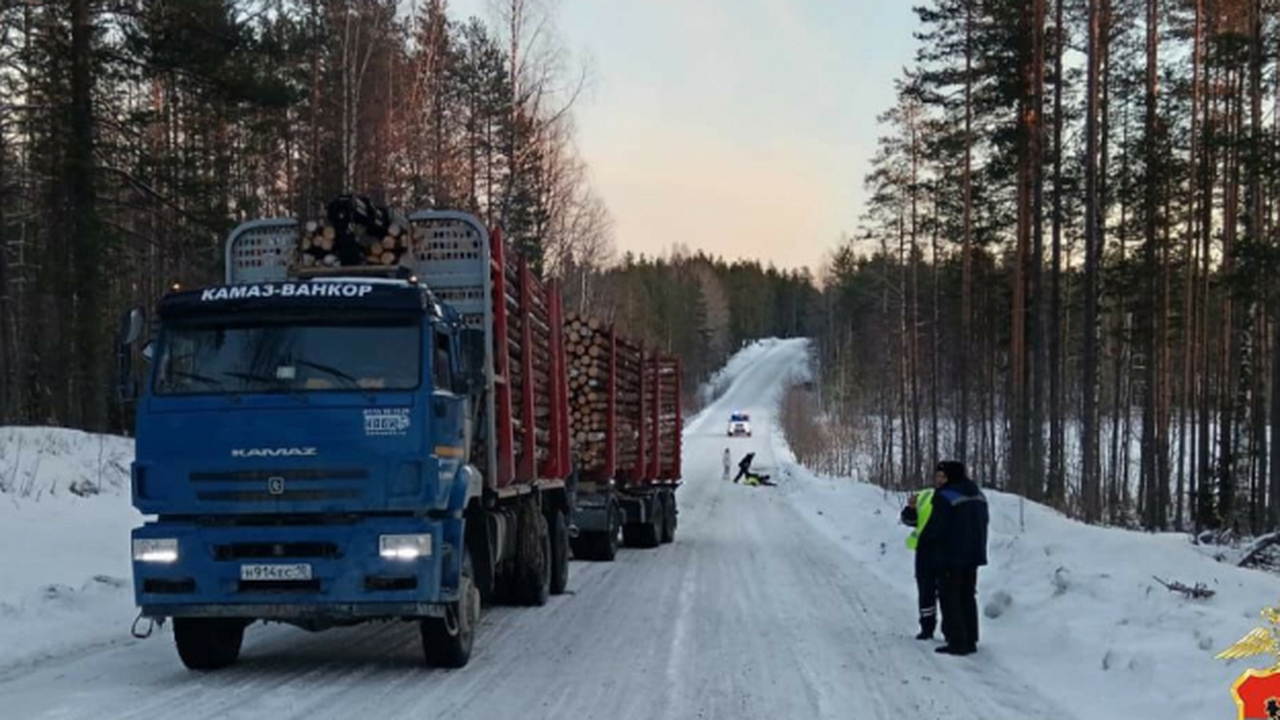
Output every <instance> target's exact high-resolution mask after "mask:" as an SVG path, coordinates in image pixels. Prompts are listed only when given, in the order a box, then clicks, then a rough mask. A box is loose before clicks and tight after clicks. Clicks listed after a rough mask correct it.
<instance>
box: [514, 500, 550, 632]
mask: <svg viewBox="0 0 1280 720" xmlns="http://www.w3.org/2000/svg"><path fill="white" fill-rule="evenodd" d="M524 520H525V522H526V523H531V524H532V526H533V527H531V528H528V529H527V530H526V529H524V528H522V529H521V531H520V540H521V543H522V545H523V547H522V548H521V551H520V552H518V553H517V554H516V557H517V562H518V563H519V565H518V569H517V571H516V573H517V574H516V577H517V580H516V588H517V589H516V593H517V598H518V600H517V601H518V602H519V603H520V604H521V605H528V606H531V607H540V606H542V605H546V604H547V598H548V597H549V596H550V595H551V531H550V530H549V529H548V528H547V518H546V516H545V515H543V514H542V513H540V512H538V510H537V508H535V507H534V506H533V505H532V504H530V505H528V506H527V509H526V510H525V518H524Z"/></svg>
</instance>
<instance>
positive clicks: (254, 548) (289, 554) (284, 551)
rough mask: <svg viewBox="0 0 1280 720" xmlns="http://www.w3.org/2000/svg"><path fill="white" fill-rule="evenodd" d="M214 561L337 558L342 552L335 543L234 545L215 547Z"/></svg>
mask: <svg viewBox="0 0 1280 720" xmlns="http://www.w3.org/2000/svg"><path fill="white" fill-rule="evenodd" d="M213 557H214V559H215V560H258V559H275V558H290V559H294V558H322V559H323V558H339V557H342V551H341V550H339V549H338V545H337V543H330V542H289V543H270V542H257V543H234V544H230V545H215V546H214V548H213Z"/></svg>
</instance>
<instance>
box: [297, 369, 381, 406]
mask: <svg viewBox="0 0 1280 720" xmlns="http://www.w3.org/2000/svg"><path fill="white" fill-rule="evenodd" d="M293 362H294V363H296V364H298V365H302V366H303V367H309V368H311V369H312V370H319V371H320V372H322V373H326V374H328V375H332V376H334V377H336V378H338V379H339V380H341V381H343V382H345V383H346V384H348V385H350V386H351V387H352V388H354V389H355V390H356V391H358V392H359V393H360V394H361V395H363V396H364V398H365V399H366V400H368V401H369V402H373V401H374V400H376V399H377V397H376V396H375V395H374V394H373V393H371V392H369V391H368V390H367V389H366V388H364V387H363V386H361V385H360V381H359V380H357V379H356V378H355V376H353V375H351V374H350V373H347V372H344V371H342V370H339V369H338V368H336V367H331V366H329V365H321V364H320V363H314V362H311V361H310V360H298V359H295V360H294V361H293Z"/></svg>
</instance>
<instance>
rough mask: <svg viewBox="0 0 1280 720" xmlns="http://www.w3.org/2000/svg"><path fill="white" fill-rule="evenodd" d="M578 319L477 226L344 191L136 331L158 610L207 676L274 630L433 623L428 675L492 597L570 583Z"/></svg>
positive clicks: (148, 562) (127, 329) (141, 571)
mask: <svg viewBox="0 0 1280 720" xmlns="http://www.w3.org/2000/svg"><path fill="white" fill-rule="evenodd" d="M561 313H562V309H561V299H560V297H559V293H558V291H557V290H556V288H555V286H554V284H544V283H543V282H541V281H540V280H539V279H538V278H536V277H535V276H534V273H533V272H532V271H531V270H530V268H529V267H528V265H527V264H526V263H525V262H524V261H523V260H522V259H521V258H519V257H516V256H515V255H514V254H513V253H511V252H509V251H508V249H507V248H506V247H505V246H504V243H503V241H502V238H501V235H500V233H498V232H491V231H490V230H489V229H487V228H485V227H484V226H483V225H482V224H481V222H480V221H479V220H478V219H476V218H475V217H472V216H470V215H466V214H462V213H455V212H418V213H414V214H410V215H408V216H407V217H404V216H397V215H395V214H394V213H391V212H390V211H387V210H386V209H385V208H377V207H374V206H373V205H372V204H371V203H368V202H367V201H365V200H363V199H360V198H352V197H344V198H339V199H337V200H335V201H334V202H333V203H331V204H330V205H329V208H328V217H327V219H325V220H321V221H319V222H317V221H311V222H300V221H298V220H296V219H278V220H261V221H255V222H250V223H246V224H244V225H242V226H240V227H239V228H237V229H236V230H235V231H234V232H233V233H232V234H231V236H230V238H229V239H228V241H227V246H226V277H225V283H224V284H223V285H219V286H214V287H201V288H197V289H192V290H182V289H180V288H179V289H175V291H174V292H172V293H170V294H169V295H167V296H165V297H164V298H163V299H162V300H161V301H160V302H159V306H158V308H157V312H156V317H155V318H154V320H153V321H152V322H147V321H146V320H144V314H143V312H142V310H141V309H134V310H132V311H131V312H130V313H129V315H128V316H127V317H126V319H125V321H124V322H122V326H121V337H120V341H121V354H120V358H121V377H122V389H124V391H125V392H126V393H127V394H128V395H129V396H131V397H133V398H134V399H135V400H136V417H137V458H136V461H135V462H134V464H133V469H132V497H133V504H134V505H135V507H137V508H138V510H139V511H141V512H142V513H143V514H144V515H147V516H149V517H150V519H149V520H148V521H147V522H146V523H145V524H144V525H143V526H142V527H139V528H137V529H136V530H135V531H134V533H133V538H132V544H133V548H132V549H133V569H134V584H135V591H136V596H137V603H138V605H139V607H140V609H141V614H142V616H143V617H145V618H153V619H154V618H159V619H163V618H172V620H173V633H174V637H175V639H176V644H177V649H178V654H179V656H180V657H181V659H182V662H183V663H184V664H185V665H186V666H187V667H189V668H192V669H216V668H221V667H225V666H227V665H229V664H231V663H233V662H235V661H236V659H237V657H238V656H239V653H240V647H241V642H242V640H243V637H244V632H245V629H246V627H248V626H249V625H251V624H253V623H254V622H256V621H274V622H283V623H289V624H292V625H296V626H298V627H302V628H305V629H308V630H322V629H325V628H329V627H333V626H341V625H350V624H356V623H361V622H365V621H370V620H404V621H411V622H416V623H419V624H420V626H421V636H422V647H423V651H424V654H425V658H426V660H427V662H428V663H429V664H431V665H435V666H444V667H460V666H462V665H464V664H465V663H466V662H467V661H468V659H469V657H470V654H471V648H472V642H473V638H474V632H475V628H476V624H477V621H478V619H479V616H480V612H481V608H482V604H483V603H487V602H491V601H502V602H514V603H517V604H528V605H539V604H542V603H545V602H546V600H547V596H548V594H551V593H558V592H563V591H564V589H565V585H566V582H567V574H568V556H569V542H570V535H571V533H572V531H573V529H572V528H571V509H572V507H573V503H574V499H573V497H572V496H571V492H572V489H573V473H572V467H571V459H570V445H569V427H568V422H569V419H568V413H567V410H566V408H567V402H568V401H567V387H566V374H565V356H564V344H563V341H562V338H561V331H562V325H563V321H562V318H561ZM144 334H146V335H149V336H150V337H149V339H147V341H146V342H145V345H144V344H143V340H144V338H143V337H142V336H143V335H144ZM138 355H141V356H143V357H145V358H146V362H145V363H144V364H143V365H142V366H141V367H139V371H138V372H136V373H135V372H134V367H135V363H134V362H133V359H134V358H135V357H136V356H138ZM133 377H142V378H145V379H144V380H143V381H142V382H141V383H140V387H139V388H138V389H136V390H131V388H133V387H136V386H137V385H139V383H137V382H132V381H129V380H128V378H133Z"/></svg>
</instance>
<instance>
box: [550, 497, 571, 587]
mask: <svg viewBox="0 0 1280 720" xmlns="http://www.w3.org/2000/svg"><path fill="white" fill-rule="evenodd" d="M567 525H568V523H567V522H565V517H564V511H563V510H558V509H557V510H552V511H551V594H552V595H563V594H564V591H565V589H566V588H567V587H568V586H569V528H568V527H567Z"/></svg>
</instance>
